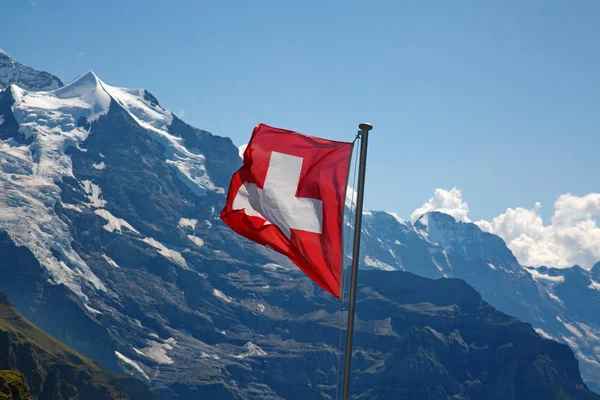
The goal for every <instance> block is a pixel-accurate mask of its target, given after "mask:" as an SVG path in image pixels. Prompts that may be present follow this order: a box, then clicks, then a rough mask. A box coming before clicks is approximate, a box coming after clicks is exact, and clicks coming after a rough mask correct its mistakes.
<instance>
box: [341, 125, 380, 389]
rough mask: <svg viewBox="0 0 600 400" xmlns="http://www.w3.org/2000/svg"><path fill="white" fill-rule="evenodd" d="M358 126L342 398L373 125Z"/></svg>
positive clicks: (346, 384) (347, 377)
mask: <svg viewBox="0 0 600 400" xmlns="http://www.w3.org/2000/svg"><path fill="white" fill-rule="evenodd" d="M358 127H359V128H360V131H359V133H358V134H359V135H360V161H359V169H358V187H357V188H356V191H357V196H356V215H355V222H354V247H353V249H352V275H351V276H350V297H349V299H348V326H347V330H346V353H345V354H344V381H343V382H344V383H343V389H342V400H348V399H349V398H350V372H351V369H350V368H351V364H352V339H353V335H354V309H355V306H356V284H357V279H358V262H359V256H360V231H361V228H362V212H363V199H364V191H365V173H366V169H367V143H368V141H369V131H370V130H371V129H373V125H371V124H368V123H362V124H360V125H359V126H358Z"/></svg>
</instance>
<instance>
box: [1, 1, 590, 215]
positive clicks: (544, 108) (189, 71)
mask: <svg viewBox="0 0 600 400" xmlns="http://www.w3.org/2000/svg"><path fill="white" fill-rule="evenodd" d="M171 3H172V4H171ZM576 3H577V4H576ZM2 14H3V17H2V23H1V24H0V48H3V49H5V50H6V51H7V52H8V53H9V54H10V55H11V56H12V57H13V58H15V59H16V60H18V61H21V62H23V63H25V64H28V65H30V66H33V67H36V68H39V69H44V70H48V71H50V72H52V73H54V74H56V75H58V76H59V77H61V78H62V79H63V80H64V81H69V80H71V79H73V78H74V77H76V76H77V75H79V74H81V73H83V72H85V71H87V70H90V69H91V70H93V71H95V72H96V73H97V74H98V75H99V77H100V78H101V79H102V80H104V81H106V82H107V83H109V84H111V85H118V86H126V87H144V88H146V89H148V90H149V91H151V92H152V93H153V94H154V95H155V96H156V97H157V98H158V99H159V101H160V102H161V104H162V105H163V106H165V107H167V108H168V109H170V110H171V111H173V112H176V113H181V114H183V119H184V120H186V121H188V122H189V123H191V124H192V125H195V126H197V127H200V128H203V129H206V130H209V131H211V132H213V133H215V134H219V135H224V136H229V137H231V138H232V139H233V140H234V142H235V143H236V144H238V145H239V144H243V143H245V142H246V141H247V139H248V137H249V135H250V133H251V131H252V128H253V127H254V125H255V124H257V123H259V122H264V123H267V124H270V125H274V126H279V127H283V128H287V129H293V130H297V131H301V132H305V133H308V134H312V135H317V136H323V137H328V138H332V139H337V140H352V138H353V136H354V134H355V132H356V129H357V128H356V126H357V124H358V123H359V122H361V121H363V120H367V121H370V122H372V123H373V124H374V126H375V129H374V131H373V133H372V136H371V140H370V149H369V165H368V176H367V190H368V192H367V194H366V206H367V207H368V208H375V209H384V210H388V211H396V212H397V213H398V214H399V215H401V216H402V217H404V218H408V217H409V216H410V214H411V212H412V211H413V210H415V209H416V208H417V207H419V206H421V205H422V204H423V203H424V202H425V201H426V200H427V199H428V198H429V197H431V195H432V194H433V191H434V189H436V188H446V189H450V188H452V187H457V188H460V189H461V190H462V192H463V198H464V199H465V200H466V201H467V202H468V203H469V207H470V210H471V212H470V217H471V219H473V220H478V219H491V218H493V217H494V216H496V215H498V214H500V213H502V212H504V211H505V210H506V208H507V207H516V206H522V207H526V208H532V207H533V205H534V203H535V202H541V203H542V210H541V215H542V216H543V217H544V218H545V219H549V217H550V216H551V214H552V208H553V203H554V201H555V200H556V198H557V197H558V196H559V195H560V194H563V193H567V192H571V193H573V194H575V195H578V196H582V195H585V194H588V193H592V192H598V191H599V190H598V186H599V184H600V183H599V180H598V176H597V174H598V169H599V168H598V166H599V162H598V153H599V151H598V150H599V146H600V74H599V72H598V71H600V44H599V43H600V23H599V22H598V21H600V2H594V1H579V2H562V1H554V2H547V1H534V0H530V1H527V2H520V1H504V2H499V1H474V0H473V1H460V2H447V1H411V2H408V1H371V2H364V1H363V2H354V1H308V0H304V1H299V0H296V1H282V0H279V1H275V0H273V1H221V2H217V1H211V2H195V1H172V2H165V1H160V2H158V1H157V2H154V1H147V0H145V1H138V0H128V1H125V2H124V1H112V0H111V1H102V2H82V1H71V0H65V1H56V0H53V1H50V0H35V1H26V0H9V1H8V3H7V4H6V2H5V4H3V5H2Z"/></svg>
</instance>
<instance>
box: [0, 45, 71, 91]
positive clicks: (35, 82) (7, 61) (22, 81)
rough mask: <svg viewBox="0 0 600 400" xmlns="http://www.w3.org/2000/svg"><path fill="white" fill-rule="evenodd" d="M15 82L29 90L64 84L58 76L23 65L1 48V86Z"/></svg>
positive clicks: (49, 88)
mask: <svg viewBox="0 0 600 400" xmlns="http://www.w3.org/2000/svg"><path fill="white" fill-rule="evenodd" d="M13 83H14V84H17V85H19V86H20V87H22V88H24V89H27V90H53V89H57V88H59V87H61V86H63V83H62V81H61V80H60V79H58V78H57V77H56V76H54V75H51V74H49V73H48V72H44V71H37V70H35V69H33V68H31V67H28V66H26V65H23V64H21V63H20V62H18V61H15V60H13V59H12V58H11V57H10V56H9V55H8V54H7V53H6V52H5V51H4V50H2V49H0V88H2V89H3V88H5V87H7V86H8V85H10V84H13Z"/></svg>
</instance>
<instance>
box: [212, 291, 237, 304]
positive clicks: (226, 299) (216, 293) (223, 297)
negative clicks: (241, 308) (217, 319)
mask: <svg viewBox="0 0 600 400" xmlns="http://www.w3.org/2000/svg"><path fill="white" fill-rule="evenodd" d="M213 295H214V296H215V297H216V298H218V299H221V300H223V301H224V302H225V303H231V302H232V301H233V299H232V298H231V297H229V296H227V295H226V294H225V293H223V292H221V291H220V290H219V289H213Z"/></svg>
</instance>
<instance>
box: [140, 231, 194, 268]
mask: <svg viewBox="0 0 600 400" xmlns="http://www.w3.org/2000/svg"><path fill="white" fill-rule="evenodd" d="M142 240H143V241H144V242H146V243H148V244H149V245H150V246H152V247H154V248H155V249H156V250H158V252H159V253H160V254H161V255H162V256H163V257H165V258H168V259H169V260H171V261H173V262H174V263H176V264H179V265H180V266H182V267H187V263H186V262H185V258H183V256H182V255H181V253H179V252H178V251H175V250H171V249H169V248H168V247H167V246H165V245H164V244H162V243H161V242H159V241H158V240H156V239H153V238H144V239H142Z"/></svg>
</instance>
